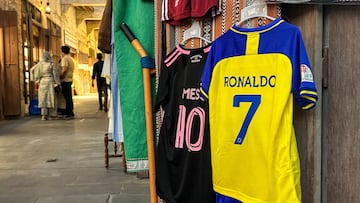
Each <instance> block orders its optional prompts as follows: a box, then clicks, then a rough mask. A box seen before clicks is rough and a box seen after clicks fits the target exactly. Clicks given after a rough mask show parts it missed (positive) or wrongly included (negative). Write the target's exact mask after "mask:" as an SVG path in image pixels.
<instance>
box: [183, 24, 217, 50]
mask: <svg viewBox="0 0 360 203" xmlns="http://www.w3.org/2000/svg"><path fill="white" fill-rule="evenodd" d="M192 38H199V39H201V40H203V41H205V42H207V43H208V44H210V43H211V41H210V40H208V39H206V38H205V37H202V36H201V27H200V23H199V21H193V22H192V24H191V26H190V28H189V29H187V30H185V31H184V35H183V40H182V41H181V42H180V44H181V45H184V44H185V42H186V41H187V40H189V39H192Z"/></svg>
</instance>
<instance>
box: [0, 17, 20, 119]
mask: <svg viewBox="0 0 360 203" xmlns="http://www.w3.org/2000/svg"><path fill="white" fill-rule="evenodd" d="M17 36H18V32H17V15H16V11H0V119H3V118H12V117H18V116H20V114H21V103H20V100H21V99H20V95H21V91H20V82H19V81H20V79H19V77H20V74H19V60H18V37H17Z"/></svg>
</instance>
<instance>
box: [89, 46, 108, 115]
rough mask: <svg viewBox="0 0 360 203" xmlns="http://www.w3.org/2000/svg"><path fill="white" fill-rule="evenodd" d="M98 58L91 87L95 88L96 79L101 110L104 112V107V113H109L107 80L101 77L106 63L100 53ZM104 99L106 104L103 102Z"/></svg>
mask: <svg viewBox="0 0 360 203" xmlns="http://www.w3.org/2000/svg"><path fill="white" fill-rule="evenodd" d="M96 58H97V59H98V61H97V62H96V63H95V64H94V68H93V74H92V82H91V86H92V87H94V80H95V79H96V86H97V91H98V96H99V110H100V111H102V110H103V107H104V111H105V112H107V111H108V107H107V103H108V92H107V91H108V87H107V84H106V78H104V77H102V76H101V73H102V69H103V65H104V61H103V60H102V54H101V53H98V54H97V55H96ZM102 97H104V103H103V102H102Z"/></svg>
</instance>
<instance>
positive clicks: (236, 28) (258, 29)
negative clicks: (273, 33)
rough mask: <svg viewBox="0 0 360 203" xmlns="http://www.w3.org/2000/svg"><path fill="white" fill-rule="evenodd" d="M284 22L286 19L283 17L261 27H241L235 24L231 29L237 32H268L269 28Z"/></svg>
mask: <svg viewBox="0 0 360 203" xmlns="http://www.w3.org/2000/svg"><path fill="white" fill-rule="evenodd" d="M282 22H284V20H283V19H282V18H281V17H278V18H276V19H275V20H273V21H272V22H270V23H269V24H266V25H264V26H260V27H254V28H245V27H239V26H237V25H233V26H232V27H231V28H230V29H231V30H232V31H234V32H236V33H240V34H241V33H250V32H266V31H268V30H271V29H273V28H274V27H276V26H278V25H279V24H281V23H282Z"/></svg>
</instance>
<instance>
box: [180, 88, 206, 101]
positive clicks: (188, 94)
mask: <svg viewBox="0 0 360 203" xmlns="http://www.w3.org/2000/svg"><path fill="white" fill-rule="evenodd" d="M181 98H182V99H188V100H195V101H196V100H199V99H200V100H202V101H204V99H203V98H202V97H201V96H200V88H183V91H182V96H181Z"/></svg>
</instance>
